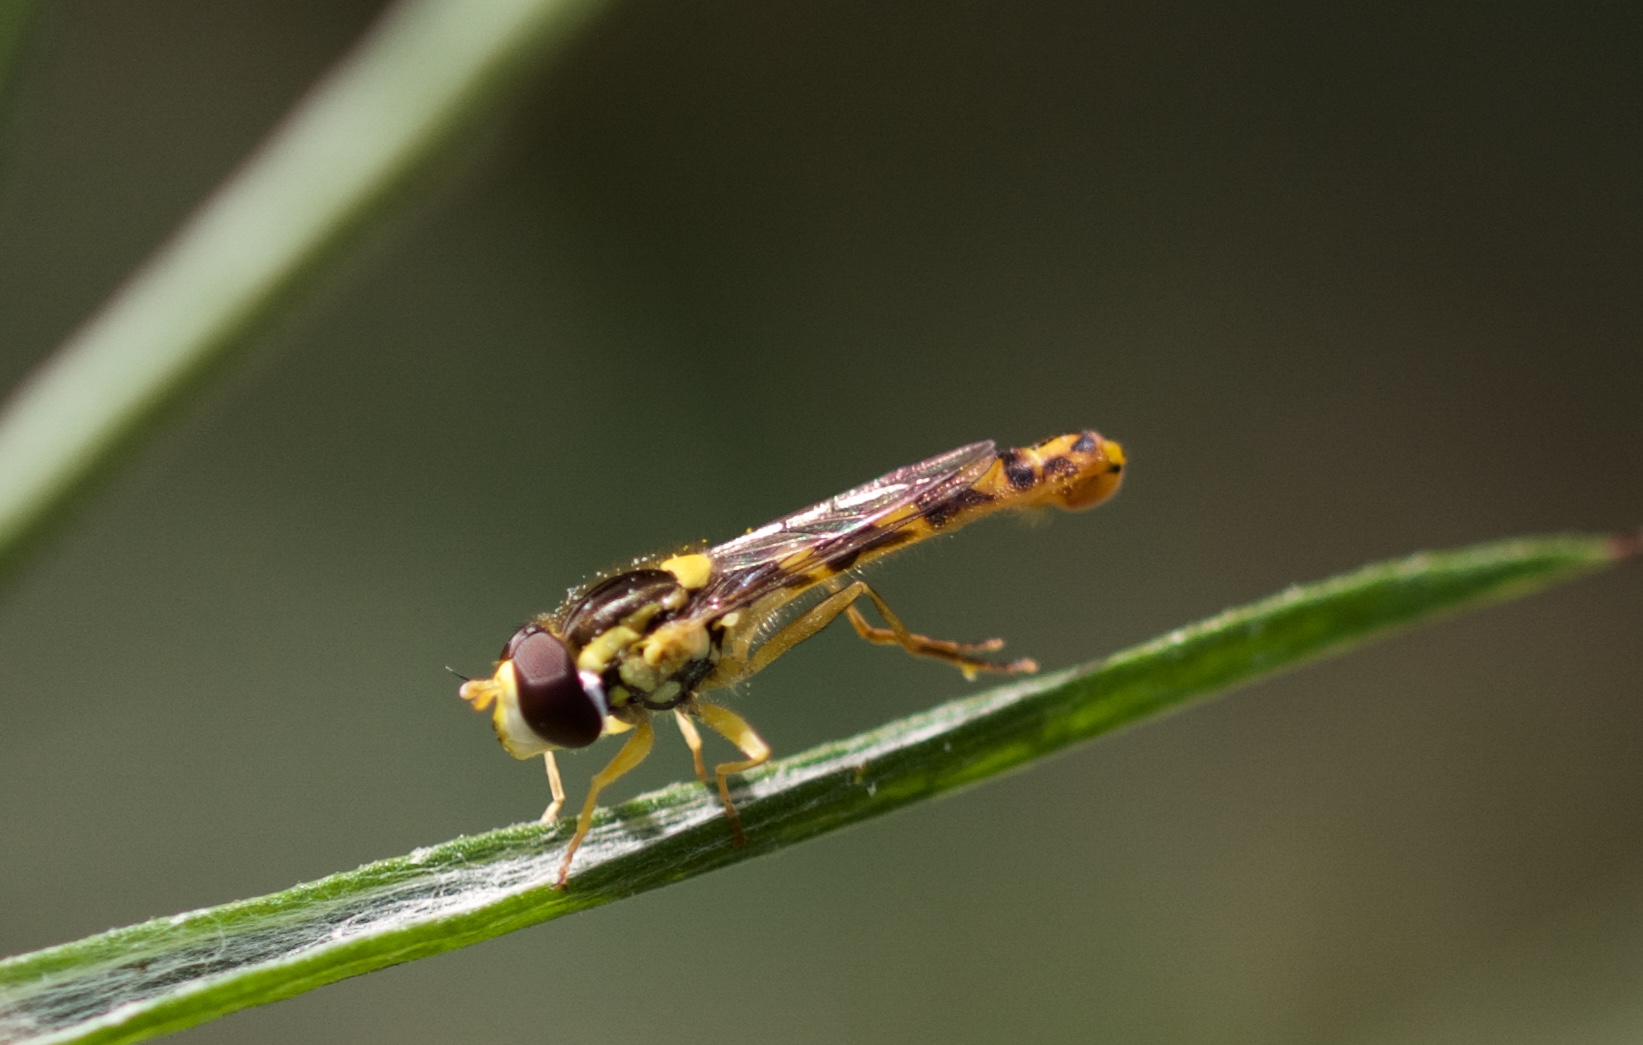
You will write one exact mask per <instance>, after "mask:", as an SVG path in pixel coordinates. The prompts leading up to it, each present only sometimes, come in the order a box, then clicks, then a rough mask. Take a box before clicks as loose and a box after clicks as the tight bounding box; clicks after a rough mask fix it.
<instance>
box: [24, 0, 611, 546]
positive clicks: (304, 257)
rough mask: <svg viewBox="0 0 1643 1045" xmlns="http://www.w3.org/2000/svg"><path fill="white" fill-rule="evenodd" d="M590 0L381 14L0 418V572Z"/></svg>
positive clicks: (429, 5)
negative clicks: (349, 51) (364, 35)
mask: <svg viewBox="0 0 1643 1045" xmlns="http://www.w3.org/2000/svg"><path fill="white" fill-rule="evenodd" d="M599 2H600V0H486V2H485V3H468V2H466V0H405V2H403V3H401V4H399V5H397V6H395V7H394V8H392V9H391V10H390V11H389V12H388V13H387V15H386V16H385V17H384V18H383V19H382V21H381V22H380V23H379V24H378V25H377V26H376V27H375V28H374V29H373V30H372V31H371V32H370V33H369V34H368V35H367V36H366V38H365V39H364V40H363V41H362V42H361V43H360V44H359V45H358V46H357V47H356V48H355V49H354V51H353V53H352V54H350V55H349V56H348V57H347V58H345V59H344V60H343V61H342V62H341V63H340V65H339V66H338V67H337V68H336V69H334V70H333V71H332V72H331V73H330V74H329V75H328V76H327V77H326V78H325V79H324V80H322V81H321V82H320V83H319V85H318V86H317V87H316V88H315V89H314V90H313V91H312V92H311V93H310V94H309V96H308V97H307V98H306V99H304V100H303V101H302V102H301V103H300V104H299V105H298V106H297V107H296V109H295V110H294V111H293V112H292V113H291V114H290V116H289V117H288V118H287V119H286V120H285V122H284V123H283V124H282V125H281V126H280V127H279V128H278V129H277V130H276V131H275V132H274V133H273V135H272V136H271V137H270V138H269V140H268V141H267V142H266V143H265V144H264V145H263V146H262V147H261V148H260V149H259V150H258V151H257V152H256V153H255V154H253V155H252V156H251V158H250V159H249V160H248V161H247V163H246V164H245V166H244V167H243V168H242V169H241V170H240V171H239V172H238V173H237V174H235V175H234V176H233V177H232V178H231V179H230V180H229V181H228V182H227V183H226V184H225V185H223V186H222V187H221V188H220V189H219V190H218V191H217V192H216V194H215V195H214V196H212V197H211V198H210V199H209V200H207V201H206V202H205V203H204V205H202V206H201V207H200V209H199V210H198V211H197V212H195V214H194V215H193V216H192V217H191V218H190V219H189V220H188V222H187V223H186V224H184V225H183V227H182V228H181V229H180V230H179V231H178V232H177V233H176V234H175V235H174V236H173V237H172V239H171V241H170V242H169V243H167V244H165V245H164V246H163V247H162V248H161V249H160V250H159V251H158V253H156V254H155V255H154V256H153V257H152V258H151V259H150V260H149V261H148V262H147V263H146V264H145V265H144V266H143V267H142V268H141V269H140V270H139V271H138V272H137V273H136V275H135V276H133V277H132V279H131V280H130V282H128V283H127V284H126V286H125V287H124V288H123V289H122V290H120V291H119V292H118V293H117V294H116V295H115V296H114V298H113V299H112V300H110V301H109V302H108V303H107V304H106V305H105V306H104V307H103V309H102V310H101V311H100V312H99V313H98V314H97V315H95V316H93V317H92V318H91V320H90V321H89V322H87V323H86V325H85V326H83V327H82V328H81V329H80V330H79V331H78V332H76V333H75V334H74V335H73V336H72V337H71V338H70V339H69V340H68V342H67V343H66V344H64V345H63V346H62V347H61V348H60V349H59V350H58V351H57V352H56V354H55V355H53V356H52V357H51V358H50V359H48V360H47V361H46V363H45V364H44V365H43V366H41V367H40V368H39V369H38V370H37V371H36V372H35V373H34V374H33V375H31V376H30V377H29V378H28V380H27V381H25V382H24V383H23V385H22V386H21V387H20V388H19V389H18V390H17V391H16V393H15V394H14V395H13V396H12V398H11V400H10V401H9V402H8V403H7V404H6V406H5V408H4V410H3V411H0V571H4V570H6V569H8V568H10V567H13V566H14V565H15V564H16V562H17V559H18V557H19V554H20V552H21V550H22V549H23V548H24V547H25V546H26V545H28V544H30V543H31V542H32V540H33V539H35V538H37V537H39V536H41V535H42V533H43V532H44V531H45V530H46V528H47V527H48V525H49V523H50V522H51V521H52V520H53V519H54V518H55V517H56V516H58V515H59V514H60V513H61V512H62V511H63V510H64V509H65V508H66V507H67V506H68V505H69V504H70V502H71V501H72V500H73V499H74V498H75V496H76V495H77V494H80V493H82V492H83V491H84V490H85V489H86V487H87V486H88V484H89V483H90V482H91V480H93V479H94V478H96V477H97V475H98V474H99V473H101V472H103V471H104V470H106V469H107V468H108V467H109V466H110V464H111V463H113V462H114V460H115V459H116V458H117V456H118V455H119V454H120V453H121V452H122V451H130V450H132V449H134V448H135V447H136V446H137V445H138V444H139V443H140V442H141V440H142V438H143V437H144V436H145V435H147V434H149V433H150V432H151V431H152V430H153V428H154V424H153V422H154V421H155V420H156V419H157V418H159V417H160V416H162V415H163V414H164V413H165V411H166V410H167V409H168V408H174V407H176V406H177V405H178V404H179V403H180V402H181V401H182V400H184V399H185V398H186V397H187V396H188V395H189V394H190V393H191V392H192V391H194V390H196V389H197V388H198V387H199V385H200V384H201V382H202V379H203V378H205V377H206V376H207V375H208V374H209V373H210V372H211V371H212V369H213V366H214V365H221V364H223V363H225V362H226V361H228V360H229V359H230V358H232V357H233V356H234V355H236V354H237V353H238V352H240V351H241V350H243V349H244V348H245V347H246V345H247V343H248V342H249V341H250V340H251V338H252V336H253V335H254V334H255V333H256V332H257V331H259V330H261V329H263V328H264V327H266V326H267V324H268V321H269V319H270V318H271V317H272V316H273V315H274V314H275V313H276V312H277V310H278V307H279V306H280V305H281V304H282V302H284V301H285V300H286V299H287V298H288V297H289V295H290V294H291V292H292V291H293V290H295V289H297V288H298V287H300V286H301V285H302V284H303V283H304V281H305V280H307V279H308V278H310V277H311V276H312V275H313V274H314V272H315V271H316V269H318V268H319V267H320V266H321V265H322V264H323V263H325V262H327V261H331V260H333V259H335V257H336V256H338V255H339V254H340V253H341V252H342V251H343V250H344V249H345V247H346V246H347V245H348V244H349V243H350V242H352V241H353V236H352V235H351V234H353V233H355V232H357V231H358V230H359V229H360V228H361V227H362V226H363V225H365V224H366V223H367V222H368V221H370V220H371V219H372V218H373V217H375V216H377V215H378V214H379V212H380V211H381V209H382V205H383V204H384V203H385V202H387V201H388V200H389V199H391V198H392V197H394V196H395V195H396V194H398V193H399V192H401V191H402V190H403V189H405V188H406V187H407V185H408V184H409V183H410V182H411V181H412V180H413V178H414V177H415V175H417V174H418V173H419V172H421V171H423V170H425V169H427V167H428V166H429V164H430V162H431V161H433V160H434V159H435V158H436V157H437V156H438V155H439V153H440V151H441V149H442V148H443V147H445V146H448V145H449V144H450V143H451V142H453V141H454V140H455V132H456V131H458V130H459V129H460V128H461V127H462V126H464V125H467V124H471V123H473V122H474V121H475V120H476V119H477V118H478V117H480V116H481V115H483V114H484V113H485V112H486V111H487V110H489V109H490V108H491V107H492V106H493V105H494V104H495V103H496V101H497V100H498V99H499V98H500V97H501V96H502V95H503V93H504V92H505V90H506V89H507V88H508V87H510V86H513V85H514V84H516V83H518V82H519V81H520V79H521V74H522V73H523V72H524V71H525V70H527V69H528V68H529V67H530V64H531V60H532V59H535V58H538V57H540V56H541V55H542V54H543V52H544V51H546V50H547V49H548V48H549V47H550V46H551V45H558V44H562V43H563V42H564V41H565V40H566V38H567V37H568V36H569V35H570V34H571V33H572V31H573V30H574V29H575V28H576V27H577V26H578V25H580V24H581V23H582V22H583V21H584V20H585V19H586V18H587V17H588V15H589V14H590V12H591V11H592V10H594V9H595V8H596V7H597V6H598V5H599ZM30 6H31V5H30V4H28V3H26V2H23V0H0V31H4V30H8V29H11V30H15V28H17V27H20V26H21V24H22V22H23V20H24V16H25V15H26V13H27V11H28V9H29V7H30ZM11 44H14V41H12V40H9V39H8V38H6V37H5V36H3V35H0V59H4V58H5V57H6V56H7V55H8V54H11V53H14V52H15V46H11V49H10V50H9V51H7V50H4V48H5V47H6V46H8V45H11ZM3 72H4V69H3V68H0V73H3Z"/></svg>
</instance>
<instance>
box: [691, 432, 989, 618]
mask: <svg viewBox="0 0 1643 1045" xmlns="http://www.w3.org/2000/svg"><path fill="white" fill-rule="evenodd" d="M997 457H998V454H997V451H996V448H995V447H994V445H993V443H992V441H991V440H988V441H986V442H982V443H971V444H970V445H969V446H961V447H959V448H958V449H957V450H949V451H948V452H947V453H944V454H941V455H939V456H937V457H932V458H930V459H929V460H927V461H920V462H919V463H918V464H911V465H908V466H906V467H905V468H897V469H896V470H895V471H893V472H890V473H889V474H887V475H882V476H880V477H879V478H877V479H874V480H873V481H872V482H870V483H867V484H866V485H864V486H858V487H856V488H855V489H854V490H849V491H847V492H845V493H841V494H839V495H838V496H837V497H832V498H829V499H828V500H825V501H822V502H821V503H820V504H813V505H811V506H810V507H809V508H806V509H804V510H803V511H798V512H794V513H793V514H792V515H789V516H787V517H785V518H782V519H778V520H776V521H775V522H773V523H769V524H768V525H765V526H761V527H759V528H758V529H757V530H754V531H752V532H751V533H747V534H744V535H743V536H741V537H738V538H736V539H735V540H733V541H727V542H725V543H724V544H721V545H719V546H717V547H715V548H710V549H708V551H707V555H708V557H709V558H710V559H712V560H713V567H714V569H713V579H712V581H710V582H709V585H708V590H707V591H705V592H704V593H703V596H704V597H703V598H701V599H700V600H699V602H698V603H697V605H698V606H700V607H701V612H706V613H711V614H719V613H726V612H729V611H730V610H733V609H736V608H737V607H740V606H746V605H749V604H751V603H753V602H756V601H757V600H759V599H761V598H763V597H764V596H765V595H768V594H770V593H771V592H775V591H779V590H781V589H784V588H787V589H791V590H792V592H793V594H795V595H797V594H798V593H799V592H800V591H803V590H804V589H805V588H808V587H810V586H811V585H813V584H816V583H817V582H818V581H820V580H822V579H824V578H825V577H828V576H831V575H833V574H835V573H839V572H842V571H844V570H846V569H849V568H850V567H851V566H852V565H854V564H855V562H856V560H857V559H858V558H859V557H860V556H861V554H862V553H863V552H866V551H869V550H872V549H875V548H882V547H884V546H886V545H892V544H894V543H896V541H897V538H896V536H895V535H896V534H897V532H898V531H899V530H900V529H901V528H902V527H904V526H905V525H906V524H907V523H910V522H912V521H913V520H916V519H919V518H921V517H922V516H923V509H924V508H926V507H931V506H935V505H940V504H945V503H948V502H949V501H950V500H951V499H952V498H953V497H954V496H955V495H956V494H958V493H959V491H961V490H964V489H966V488H968V487H969V486H971V485H972V484H974V483H975V482H976V481H977V480H979V479H980V478H981V477H982V476H983V475H984V474H986V471H987V469H988V468H989V467H991V466H992V464H993V462H994V461H995V460H996V459H997Z"/></svg>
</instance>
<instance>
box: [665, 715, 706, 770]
mask: <svg viewBox="0 0 1643 1045" xmlns="http://www.w3.org/2000/svg"><path fill="white" fill-rule="evenodd" d="M673 720H674V721H675V722H677V723H679V732H680V733H683V734H684V737H685V746H686V747H688V748H690V760H691V761H692V762H694V763H696V779H697V780H700V781H701V782H702V783H704V784H709V783H712V781H710V780H709V779H708V777H707V766H705V765H703V764H702V735H701V734H700V733H698V732H697V731H696V723H694V722H692V721H690V716H689V715H687V714H685V709H684V708H674V709H673Z"/></svg>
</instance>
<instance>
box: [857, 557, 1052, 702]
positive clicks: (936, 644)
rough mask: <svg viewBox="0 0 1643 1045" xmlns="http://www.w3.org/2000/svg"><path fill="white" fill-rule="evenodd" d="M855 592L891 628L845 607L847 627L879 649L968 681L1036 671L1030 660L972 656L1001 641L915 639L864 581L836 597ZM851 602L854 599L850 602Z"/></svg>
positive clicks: (1035, 665)
mask: <svg viewBox="0 0 1643 1045" xmlns="http://www.w3.org/2000/svg"><path fill="white" fill-rule="evenodd" d="M846 592H855V595H856V596H857V597H859V596H862V595H865V596H867V597H868V598H869V599H872V600H873V607H874V608H875V609H877V610H878V611H879V616H881V617H883V618H884V622H885V623H886V624H888V625H890V626H889V627H888V628H875V627H873V626H872V625H871V624H869V623H867V618H865V617H863V616H862V615H861V611H860V610H858V609H856V607H855V606H853V605H852V606H848V607H846V609H845V614H846V616H848V617H849V618H850V626H851V627H853V628H855V629H856V634H857V635H860V636H861V637H862V638H864V639H866V640H867V641H868V642H872V643H875V644H877V645H881V646H900V647H901V648H902V649H904V650H906V651H907V652H908V653H911V654H913V655H914V656H919V657H934V658H935V659H936V660H944V661H946V662H947V663H949V664H951V665H953V666H954V667H956V668H958V670H960V671H962V672H964V677H965V678H967V679H972V678H975V675H976V672H978V671H999V672H1004V673H1007V674H1015V673H1018V672H1033V671H1037V670H1038V662H1037V661H1035V660H1033V659H1032V658H1031V657H1023V658H1021V659H1020V660H1012V661H1007V662H1004V663H1000V662H998V661H995V660H988V659H986V658H985V657H977V656H974V654H976V653H985V652H990V651H992V650H996V649H998V648H999V647H1000V646H1002V645H1004V640H1003V639H988V640H987V641H986V642H973V643H966V642H950V641H948V640H946V639H932V638H929V637H927V636H924V635H916V634H914V633H913V632H911V631H909V630H908V629H907V625H905V624H903V623H902V622H901V618H900V617H898V616H896V614H895V612H894V611H892V610H891V609H890V606H889V604H887V603H886V602H885V601H884V598H883V597H882V596H880V595H879V593H878V592H876V591H874V590H873V589H872V588H870V587H868V585H867V583H866V582H865V581H856V582H855V583H854V584H852V585H850V586H849V587H848V588H846V589H844V591H843V592H840V593H839V594H841V595H843V594H845V593H846ZM852 601H854V599H852Z"/></svg>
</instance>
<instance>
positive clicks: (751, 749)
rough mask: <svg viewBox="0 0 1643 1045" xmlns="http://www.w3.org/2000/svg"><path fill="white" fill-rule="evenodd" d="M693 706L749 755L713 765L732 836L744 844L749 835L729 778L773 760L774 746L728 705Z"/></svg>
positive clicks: (713, 728)
mask: <svg viewBox="0 0 1643 1045" xmlns="http://www.w3.org/2000/svg"><path fill="white" fill-rule="evenodd" d="M692 709H693V710H694V711H695V713H696V714H697V715H700V716H701V719H702V721H703V722H706V723H707V726H708V728H709V729H711V730H713V732H715V733H717V734H719V735H720V736H722V737H724V738H725V739H726V740H728V741H730V742H731V743H732V744H735V745H736V746H737V747H738V748H741V751H742V754H744V755H746V756H747V760H746V761H745V762H721V763H719V764H718V765H717V766H714V767H713V775H714V776H715V777H717V778H718V781H719V799H720V801H722V802H724V804H725V815H726V816H727V817H729V818H730V833H731V838H732V839H733V840H734V842H735V844H736V845H744V844H746V842H747V836H746V835H744V834H743V833H742V818H741V817H740V816H738V815H737V814H736V804H735V803H734V802H732V801H731V800H730V783H729V781H728V779H727V778H728V777H729V776H730V774H732V773H745V772H747V771H748V770H749V769H752V768H753V767H754V766H762V765H764V764H765V763H766V762H768V761H770V745H769V744H766V743H765V742H764V738H763V737H761V736H759V734H758V733H755V732H754V731H753V727H752V726H750V725H748V724H747V720H746V719H744V718H742V716H740V715H738V714H736V713H735V712H734V711H731V710H730V709H728V708H722V707H720V706H719V705H717V704H704V703H702V702H701V701H696V702H695V703H694V704H693V705H692Z"/></svg>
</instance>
